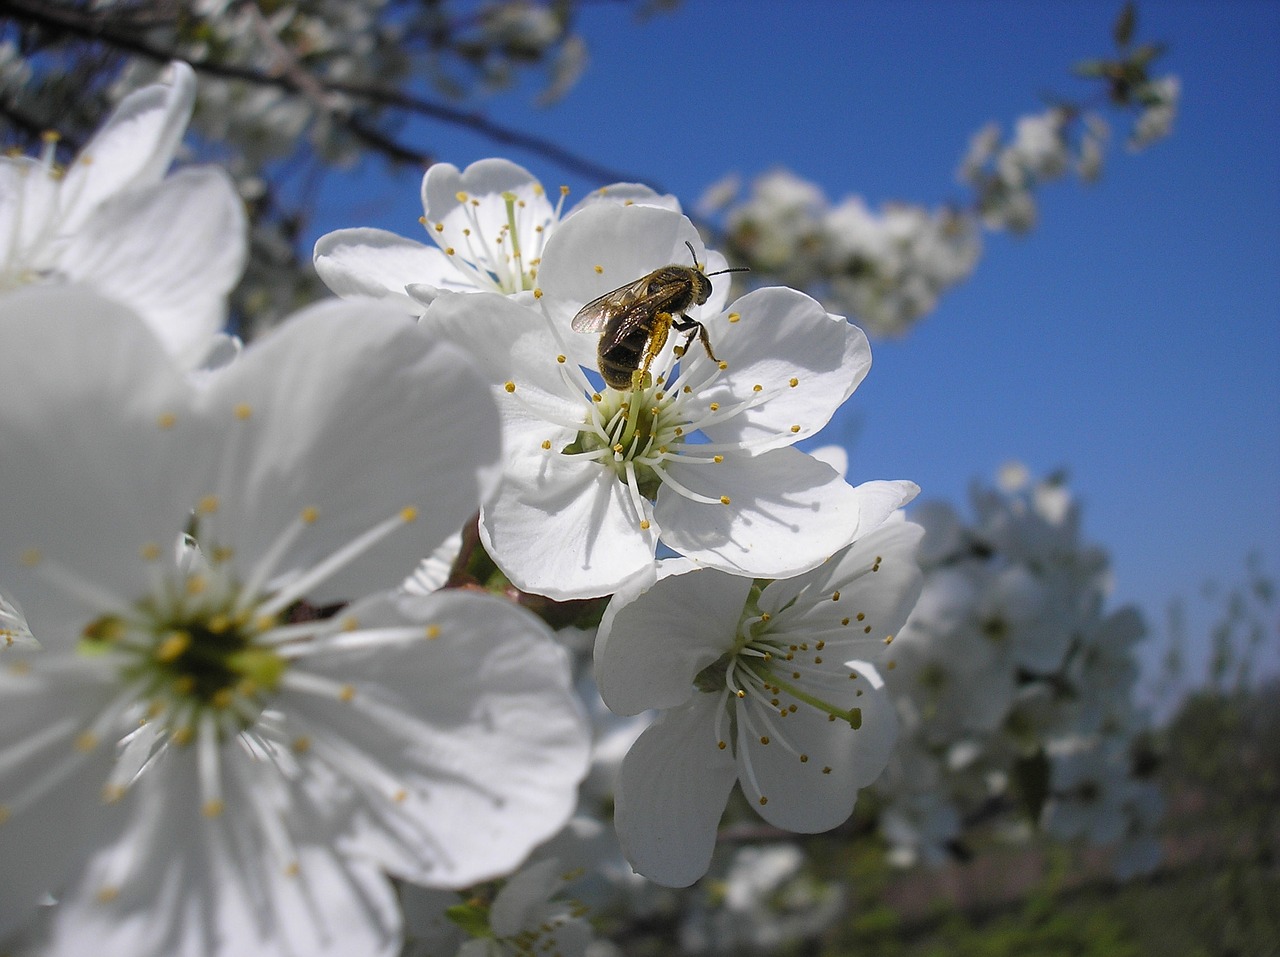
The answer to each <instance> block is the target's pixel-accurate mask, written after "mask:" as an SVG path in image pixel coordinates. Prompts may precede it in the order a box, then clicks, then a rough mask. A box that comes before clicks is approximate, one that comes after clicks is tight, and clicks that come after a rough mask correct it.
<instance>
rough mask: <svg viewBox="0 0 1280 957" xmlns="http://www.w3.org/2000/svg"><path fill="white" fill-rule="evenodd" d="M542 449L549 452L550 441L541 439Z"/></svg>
mask: <svg viewBox="0 0 1280 957" xmlns="http://www.w3.org/2000/svg"><path fill="white" fill-rule="evenodd" d="M542 447H543V449H545V450H548V451H549V450H550V449H551V440H550V439H543V440H542Z"/></svg>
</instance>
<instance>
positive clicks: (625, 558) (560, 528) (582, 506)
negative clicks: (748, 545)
mask: <svg viewBox="0 0 1280 957" xmlns="http://www.w3.org/2000/svg"><path fill="white" fill-rule="evenodd" d="M641 508H642V510H643V513H642V515H637V514H636V506H635V503H634V502H633V501H632V499H631V497H630V495H629V494H628V489H627V487H626V486H625V485H624V484H623V483H622V482H620V481H618V478H617V476H616V475H614V473H613V472H612V471H610V470H608V469H604V468H601V466H600V464H599V463H598V462H593V461H589V460H588V461H578V460H575V459H573V458H571V457H570V456H565V455H557V454H553V453H552V454H547V455H545V456H541V457H539V456H530V455H528V454H523V453H521V454H517V455H515V456H513V457H512V459H511V460H509V461H508V462H507V472H506V474H505V475H504V476H503V479H502V482H501V484H500V485H499V486H498V491H497V493H496V494H495V495H494V496H493V498H492V499H490V500H489V501H488V502H487V503H486V504H485V506H484V508H483V509H482V510H481V512H480V536H481V540H482V541H483V542H484V546H485V548H486V549H487V550H488V552H489V554H490V555H491V556H492V557H493V560H494V561H496V562H497V563H498V566H499V567H500V568H502V570H503V571H504V572H506V574H507V575H508V576H509V577H510V578H511V580H512V582H514V583H515V585H516V587H518V588H520V589H521V590H522V591H527V592H532V593H534V594H537V595H546V596H547V597H549V598H554V599H557V600H565V599H571V598H590V597H594V596H598V595H608V594H611V593H612V592H614V591H617V589H618V588H620V587H621V586H622V585H623V584H624V583H625V582H627V581H628V580H629V579H632V578H634V577H636V576H638V575H644V574H652V569H653V555H654V549H655V547H656V542H657V538H658V528H657V527H656V523H654V522H653V520H652V516H651V511H650V508H649V505H648V502H647V501H644V502H642V503H641ZM642 519H643V520H645V521H649V522H650V524H651V527H650V528H649V529H647V530H645V529H641V528H640V525H639V522H640V521H641V520H642Z"/></svg>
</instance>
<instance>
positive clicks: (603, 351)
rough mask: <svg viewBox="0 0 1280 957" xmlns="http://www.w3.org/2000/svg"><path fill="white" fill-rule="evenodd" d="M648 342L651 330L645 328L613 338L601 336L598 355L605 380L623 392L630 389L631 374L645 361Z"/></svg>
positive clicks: (601, 372)
mask: <svg viewBox="0 0 1280 957" xmlns="http://www.w3.org/2000/svg"><path fill="white" fill-rule="evenodd" d="M648 343H649V331H648V330H647V329H643V328H636V329H633V330H632V331H631V332H630V333H628V334H627V335H625V336H621V337H616V338H614V339H612V340H610V338H609V337H608V336H607V335H605V336H601V337H600V346H599V348H598V349H597V350H596V357H597V358H598V359H599V364H600V374H601V375H602V376H604V381H605V382H606V383H608V384H609V385H610V386H612V387H613V388H615V389H618V390H619V391H621V392H627V391H630V389H631V374H632V373H633V372H635V371H636V370H637V369H639V368H640V366H641V365H642V364H643V363H644V358H645V347H646V346H647V345H648Z"/></svg>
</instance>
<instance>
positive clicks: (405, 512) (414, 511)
mask: <svg viewBox="0 0 1280 957" xmlns="http://www.w3.org/2000/svg"><path fill="white" fill-rule="evenodd" d="M417 520H418V507H417V506H416V505H406V506H405V507H404V508H402V509H400V521H402V522H404V523H405V524H406V525H408V524H409V523H410V522H416V521H417Z"/></svg>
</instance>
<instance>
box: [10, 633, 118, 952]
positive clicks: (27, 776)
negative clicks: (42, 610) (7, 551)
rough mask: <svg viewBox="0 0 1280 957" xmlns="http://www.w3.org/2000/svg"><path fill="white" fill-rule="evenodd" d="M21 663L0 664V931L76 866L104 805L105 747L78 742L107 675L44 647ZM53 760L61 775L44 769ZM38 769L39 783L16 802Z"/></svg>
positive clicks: (107, 686) (30, 910)
mask: <svg viewBox="0 0 1280 957" xmlns="http://www.w3.org/2000/svg"><path fill="white" fill-rule="evenodd" d="M6 660H10V661H11V659H6ZM28 664H29V665H30V670H29V671H27V672H24V673H21V674H19V673H15V672H12V671H9V670H6V671H3V672H0V808H3V809H4V811H3V812H2V813H0V817H3V820H0V887H3V888H4V893H3V894H0V940H3V939H5V938H6V937H7V936H8V935H9V934H10V933H12V932H13V931H14V930H16V929H17V928H19V927H21V926H22V925H23V924H24V923H25V922H27V921H28V920H29V919H30V918H31V917H33V916H34V915H35V911H36V904H37V902H38V901H39V900H40V899H41V898H42V897H43V896H44V895H45V894H46V893H48V892H50V891H58V890H60V889H61V887H62V885H63V884H64V883H65V882H66V881H67V880H69V879H71V878H72V877H73V876H74V875H75V873H76V871H77V869H78V868H79V866H80V864H81V862H82V861H83V860H84V858H85V857H86V856H87V855H88V854H89V853H90V851H91V850H92V849H93V846H94V843H95V842H96V840H97V839H98V836H99V834H100V833H101V832H102V831H103V829H104V828H105V827H106V826H107V823H108V820H109V815H110V814H111V809H109V808H107V807H106V806H104V805H103V803H102V797H101V795H102V785H103V782H104V781H105V780H106V776H107V769H108V768H109V767H110V763H111V761H112V759H113V751H112V748H111V746H110V745H109V744H108V743H105V742H104V743H100V744H98V746H97V747H95V748H93V749H91V750H89V751H87V752H85V753H79V752H78V750H77V748H76V741H77V738H78V737H79V735H80V733H81V731H82V730H83V729H85V728H87V727H88V726H89V725H90V724H91V723H92V721H93V718H94V716H95V715H96V714H97V713H98V712H99V710H100V709H101V708H102V707H104V706H105V705H106V703H107V702H108V701H109V700H110V696H111V694H112V693H113V691H114V688H113V687H112V685H111V682H110V677H111V676H110V675H106V676H104V674H103V672H102V669H100V668H95V667H92V666H90V665H87V664H85V663H84V662H77V661H72V662H70V664H67V663H66V659H65V658H61V657H59V658H55V656H53V655H49V654H43V655H37V656H36V657H35V660H34V661H33V662H28ZM59 765H62V766H63V768H64V771H65V774H61V775H56V774H55V775H54V776H51V777H46V775H50V774H53V773H54V769H55V768H57V767H58V766H59ZM41 778H44V779H45V782H46V784H47V789H46V790H45V791H44V792H43V793H42V794H40V795H38V796H36V797H35V800H34V801H31V802H30V803H26V802H24V805H25V806H23V807H14V806H13V804H12V802H13V801H14V800H15V799H16V798H18V797H19V795H21V793H22V792H23V791H25V790H26V789H27V788H28V787H29V786H31V785H32V784H33V782H36V781H39V780H40V779H41Z"/></svg>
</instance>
